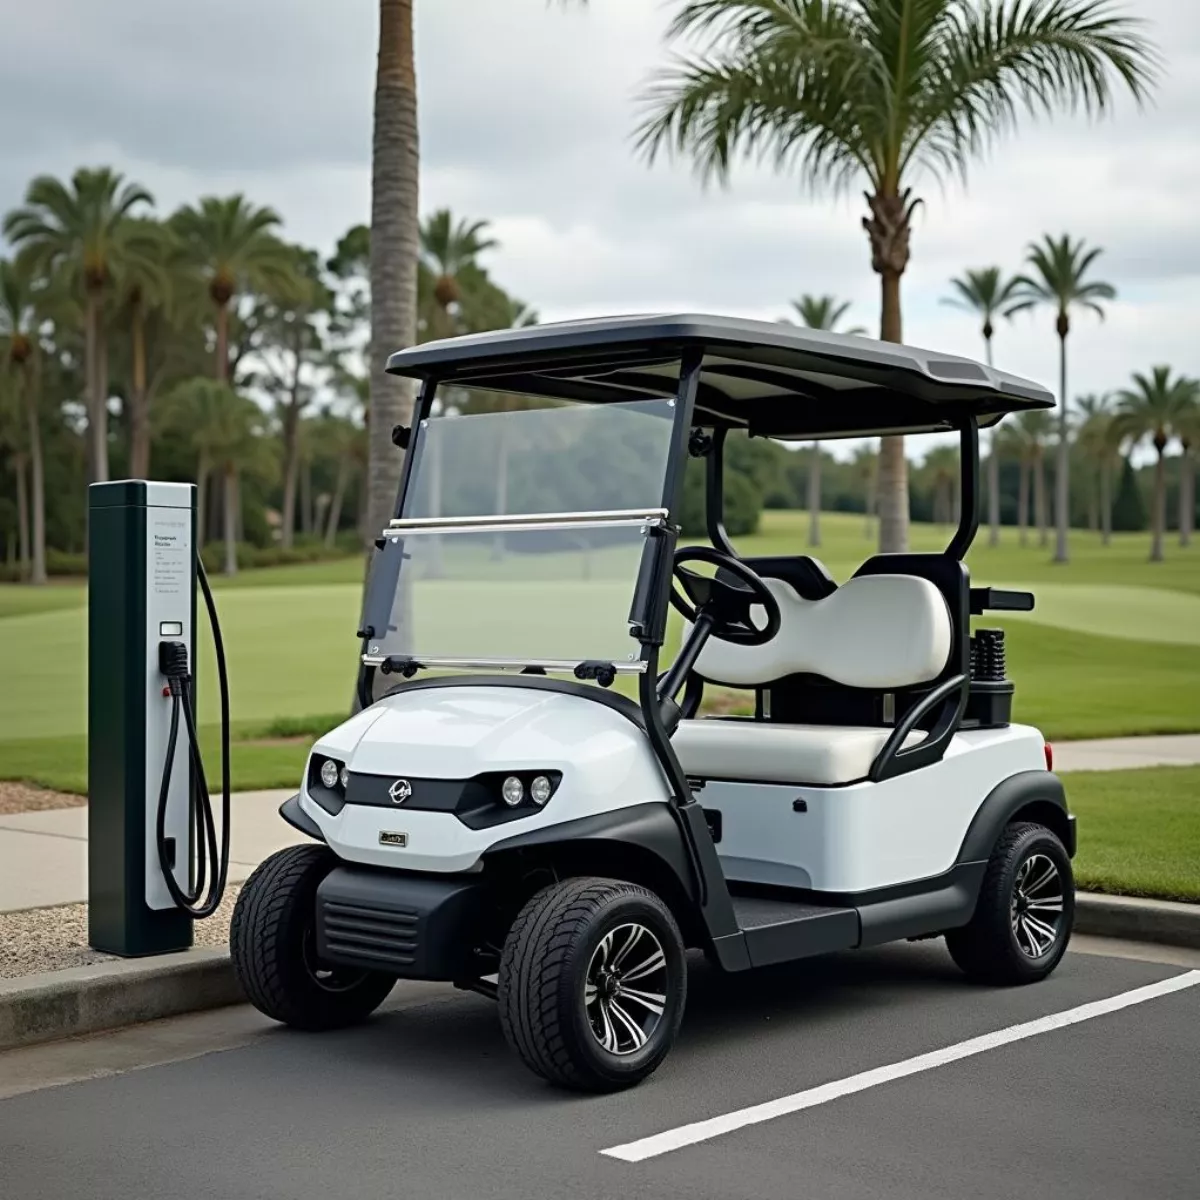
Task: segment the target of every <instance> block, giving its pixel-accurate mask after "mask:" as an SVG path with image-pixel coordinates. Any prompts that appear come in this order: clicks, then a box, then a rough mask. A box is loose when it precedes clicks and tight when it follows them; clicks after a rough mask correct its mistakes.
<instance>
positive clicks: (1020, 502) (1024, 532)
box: [1017, 454, 1030, 546]
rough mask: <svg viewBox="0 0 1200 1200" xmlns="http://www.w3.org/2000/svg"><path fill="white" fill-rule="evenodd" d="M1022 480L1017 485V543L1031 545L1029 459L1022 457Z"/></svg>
mask: <svg viewBox="0 0 1200 1200" xmlns="http://www.w3.org/2000/svg"><path fill="white" fill-rule="evenodd" d="M1020 471H1021V478H1020V482H1019V483H1018V484H1017V541H1018V542H1019V543H1020V544H1021V545H1022V546H1025V545H1028V543H1029V474H1030V470H1029V459H1028V458H1027V457H1026V456H1025V455H1024V454H1022V455H1021V465H1020Z"/></svg>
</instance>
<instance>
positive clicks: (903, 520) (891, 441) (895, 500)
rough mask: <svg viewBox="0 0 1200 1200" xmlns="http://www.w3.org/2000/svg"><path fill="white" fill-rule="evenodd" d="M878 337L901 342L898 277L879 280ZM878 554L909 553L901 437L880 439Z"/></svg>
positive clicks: (894, 274)
mask: <svg viewBox="0 0 1200 1200" xmlns="http://www.w3.org/2000/svg"><path fill="white" fill-rule="evenodd" d="M881 286H882V304H881V311H880V321H879V336H880V338H881V339H882V340H883V341H885V342H899V341H901V340H902V339H901V318H900V275H899V273H898V272H893V271H886V272H884V273H883V276H882V285H881ZM878 486H879V494H878V504H879V552H880V553H881V554H896V553H900V552H902V551H904V550H907V549H908V459H907V458H905V456H904V438H903V437H885V438H880V439H879V485H878Z"/></svg>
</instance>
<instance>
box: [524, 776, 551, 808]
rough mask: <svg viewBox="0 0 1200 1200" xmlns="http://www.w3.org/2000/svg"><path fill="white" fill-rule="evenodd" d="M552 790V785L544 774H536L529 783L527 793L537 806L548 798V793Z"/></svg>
mask: <svg viewBox="0 0 1200 1200" xmlns="http://www.w3.org/2000/svg"><path fill="white" fill-rule="evenodd" d="M553 790H554V785H553V784H551V782H550V780H549V779H547V778H546V776H545V775H538V776H537V777H536V778H535V779H534V781H533V783H531V784H530V785H529V795H530V796H531V797H532V798H533V802H534V804H536V805H537V806H538V807H539V808H540V807H541V806H542V805H543V804H545V803H546V801H547V800H549V799H550V793H551V792H552V791H553Z"/></svg>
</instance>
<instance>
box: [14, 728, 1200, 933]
mask: <svg viewBox="0 0 1200 1200" xmlns="http://www.w3.org/2000/svg"><path fill="white" fill-rule="evenodd" d="M1192 764H1200V734H1179V735H1174V736H1170V737H1144V738H1106V739H1102V740H1099V741H1091V742H1061V743H1058V744H1057V745H1055V747H1054V767H1055V770H1057V771H1115V770H1121V769H1125V768H1129V767H1150V766H1161V765H1174V766H1186V765H1192ZM289 795H291V791H290V790H289V789H283V790H277V791H269V792H241V793H239V794H238V795H236V796H235V797H234V799H233V834H232V845H233V850H232V855H231V862H230V870H229V878H230V880H231V881H232V882H234V883H238V882H241V881H242V880H244V879H246V877H247V876H248V875H249V874H250V872H251V871H253V870H254V868H255V867H256V866H257V865H258V864H259V863H260V862H261V861H262V860H263V859H264V858H266V857H267V855H268V854H272V853H273V852H274V851H276V850H278V849H279V848H280V847H282V846H288V845H292V844H293V843H296V842H303V841H305V840H306V839H305V838H304V835H303V834H300V833H298V832H296V831H295V830H294V829H292V828H291V827H290V826H288V825H287V824H286V823H285V822H284V821H283V820H282V819H281V818H280V816H279V811H278V810H279V805H280V804H281V803H282V802H283V801H284V800H286V799H287V797H288V796H289ZM86 899H87V809H86V808H61V809H55V810H53V811H50V812H28V813H16V814H14V815H12V816H0V912H12V911H14V910H16V909H21V908H43V907H46V906H48V905H52V904H76V903H79V902H80V901H84V900H86Z"/></svg>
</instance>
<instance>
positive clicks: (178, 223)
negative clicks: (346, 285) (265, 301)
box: [170, 194, 295, 383]
mask: <svg viewBox="0 0 1200 1200" xmlns="http://www.w3.org/2000/svg"><path fill="white" fill-rule="evenodd" d="M170 224H171V229H172V231H173V232H174V234H175V236H176V237H177V238H178V239H179V244H180V252H181V256H182V259H183V261H184V262H186V263H187V264H188V266H190V267H192V268H193V269H194V270H196V271H197V272H199V274H200V276H201V277H202V278H203V280H204V285H205V288H206V289H207V291H208V298H209V300H210V301H211V302H212V306H213V312H214V323H215V326H216V347H215V356H216V357H215V368H216V369H215V372H214V374H215V377H216V379H217V381H218V382H219V383H227V382H228V381H229V306H230V302H231V301H232V300H233V299H234V297H235V296H238V295H239V294H241V293H243V292H247V291H268V290H271V289H276V290H279V289H284V288H287V287H288V286H289V285H292V284H293V283H294V279H295V275H294V263H293V259H292V255H291V252H290V251H289V249H288V247H287V246H285V245H284V243H283V242H281V241H280V240H279V238H278V237H276V236H275V232H274V231H275V229H276V228H277V227H278V225H279V217H278V215H277V214H276V213H275V211H274V210H273V209H270V208H256V207H255V206H254V205H253V204H251V203H250V202H249V201H248V200H246V198H245V197H244V196H242V195H240V194H239V195H236V196H229V197H226V198H225V199H220V198H218V197H216V196H205V197H203V198H202V199H201V200H200V201H199V203H198V204H197V205H194V206H193V205H190V204H189V205H184V207H183V208H181V209H180V210H179V211H178V212H177V213H175V214H174V216H172V217H171V222H170Z"/></svg>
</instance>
